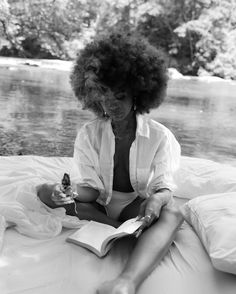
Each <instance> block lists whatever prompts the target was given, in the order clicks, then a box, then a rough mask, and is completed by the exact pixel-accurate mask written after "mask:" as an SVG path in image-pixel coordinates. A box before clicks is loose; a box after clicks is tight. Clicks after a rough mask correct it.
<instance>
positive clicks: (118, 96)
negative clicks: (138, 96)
mask: <svg viewBox="0 0 236 294" xmlns="http://www.w3.org/2000/svg"><path fill="white" fill-rule="evenodd" d="M115 97H116V99H117V100H124V99H125V97H126V95H125V93H120V94H116V95H115Z"/></svg>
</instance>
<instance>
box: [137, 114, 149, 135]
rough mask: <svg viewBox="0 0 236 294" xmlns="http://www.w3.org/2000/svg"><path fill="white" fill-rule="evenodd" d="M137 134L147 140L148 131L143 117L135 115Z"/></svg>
mask: <svg viewBox="0 0 236 294" xmlns="http://www.w3.org/2000/svg"><path fill="white" fill-rule="evenodd" d="M136 118H137V131H136V132H137V134H138V135H139V136H143V137H147V138H149V135H150V129H149V124H148V122H147V117H146V116H145V115H141V114H137V116H136Z"/></svg>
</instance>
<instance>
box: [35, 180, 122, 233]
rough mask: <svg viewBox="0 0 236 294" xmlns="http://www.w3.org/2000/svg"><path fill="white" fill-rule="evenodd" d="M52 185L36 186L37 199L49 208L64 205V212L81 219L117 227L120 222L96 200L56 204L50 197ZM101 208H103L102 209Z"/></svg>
mask: <svg viewBox="0 0 236 294" xmlns="http://www.w3.org/2000/svg"><path fill="white" fill-rule="evenodd" d="M53 187H54V185H48V184H43V185H41V186H39V187H38V188H37V195H38V197H39V199H40V200H41V201H42V202H43V203H45V204H46V205H48V206H49V207H50V208H58V207H64V208H65V209H66V214H68V215H73V216H77V217H78V218H79V219H81V220H93V221H97V222H100V223H104V224H108V225H111V226H113V227H116V228H117V227H118V226H119V225H120V224H121V223H120V222H119V221H116V220H114V219H112V218H110V217H108V216H107V215H106V213H105V209H104V207H102V206H101V205H99V204H98V203H96V202H86V203H85V202H83V203H82V202H77V201H76V202H75V203H71V204H65V205H61V206H59V205H56V204H55V203H54V202H53V201H52V199H51V194H52V191H53ZM102 209H103V210H102Z"/></svg>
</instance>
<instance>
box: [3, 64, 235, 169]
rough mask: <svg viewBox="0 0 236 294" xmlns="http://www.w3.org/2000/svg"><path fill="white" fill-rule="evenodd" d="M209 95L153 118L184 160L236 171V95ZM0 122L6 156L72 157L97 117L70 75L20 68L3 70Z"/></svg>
mask: <svg viewBox="0 0 236 294" xmlns="http://www.w3.org/2000/svg"><path fill="white" fill-rule="evenodd" d="M199 87H200V90H201V86H199ZM177 94H178V93H176V96H177V97H178V96H179V95H177ZM172 96H173V94H172ZM206 96H207V95H206V92H205V91H204V95H202V98H191V97H184V98H179V97H178V98H175V97H168V98H167V99H166V101H165V102H164V103H163V104H162V105H161V107H160V108H159V109H158V110H155V111H152V112H151V113H150V116H151V117H153V118H154V119H156V120H158V121H159V122H161V123H163V124H165V125H166V126H167V127H168V128H170V129H171V130H172V131H173V132H174V134H175V135H176V137H177V139H178V140H179V142H180V144H181V146H182V154H183V155H188V156H195V157H202V158H208V159H213V160H216V161H219V162H227V163H230V164H232V165H235V166H236V95H235V97H232V95H231V96H227V93H225V96H221V97H219V98H215V97H211V96H210V97H206ZM0 118H1V119H0V154H1V155H13V154H14V155H15V154H24V155H25V154H35V155H43V156H72V154H73V143H74V139H75V136H76V132H77V130H78V129H79V128H80V127H81V125H82V124H83V123H84V122H86V121H88V120H89V119H91V118H93V115H92V114H91V113H90V112H87V111H84V110H81V108H80V106H79V105H78V102H77V101H76V99H75V98H74V97H73V94H72V91H71V89H70V85H69V74H68V72H63V71H56V70H53V69H39V68H34V67H32V68H30V67H27V66H21V67H18V68H14V67H12V68H0Z"/></svg>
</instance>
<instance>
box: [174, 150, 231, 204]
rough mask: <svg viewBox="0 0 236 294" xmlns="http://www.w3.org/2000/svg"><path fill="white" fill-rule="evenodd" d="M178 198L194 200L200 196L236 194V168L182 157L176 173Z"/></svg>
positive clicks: (175, 192) (205, 160)
mask: <svg viewBox="0 0 236 294" xmlns="http://www.w3.org/2000/svg"><path fill="white" fill-rule="evenodd" d="M174 180H175V183H176V185H177V189H176V190H175V191H174V195H175V196H176V197H181V198H187V199H193V198H195V197H197V196H200V195H207V194H215V193H226V192H236V167H233V166H230V165H228V164H221V163H218V162H214V161H212V160H207V159H201V158H194V157H186V156H182V157H181V161H180V169H179V170H178V171H177V172H176V173H175V175H174Z"/></svg>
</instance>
